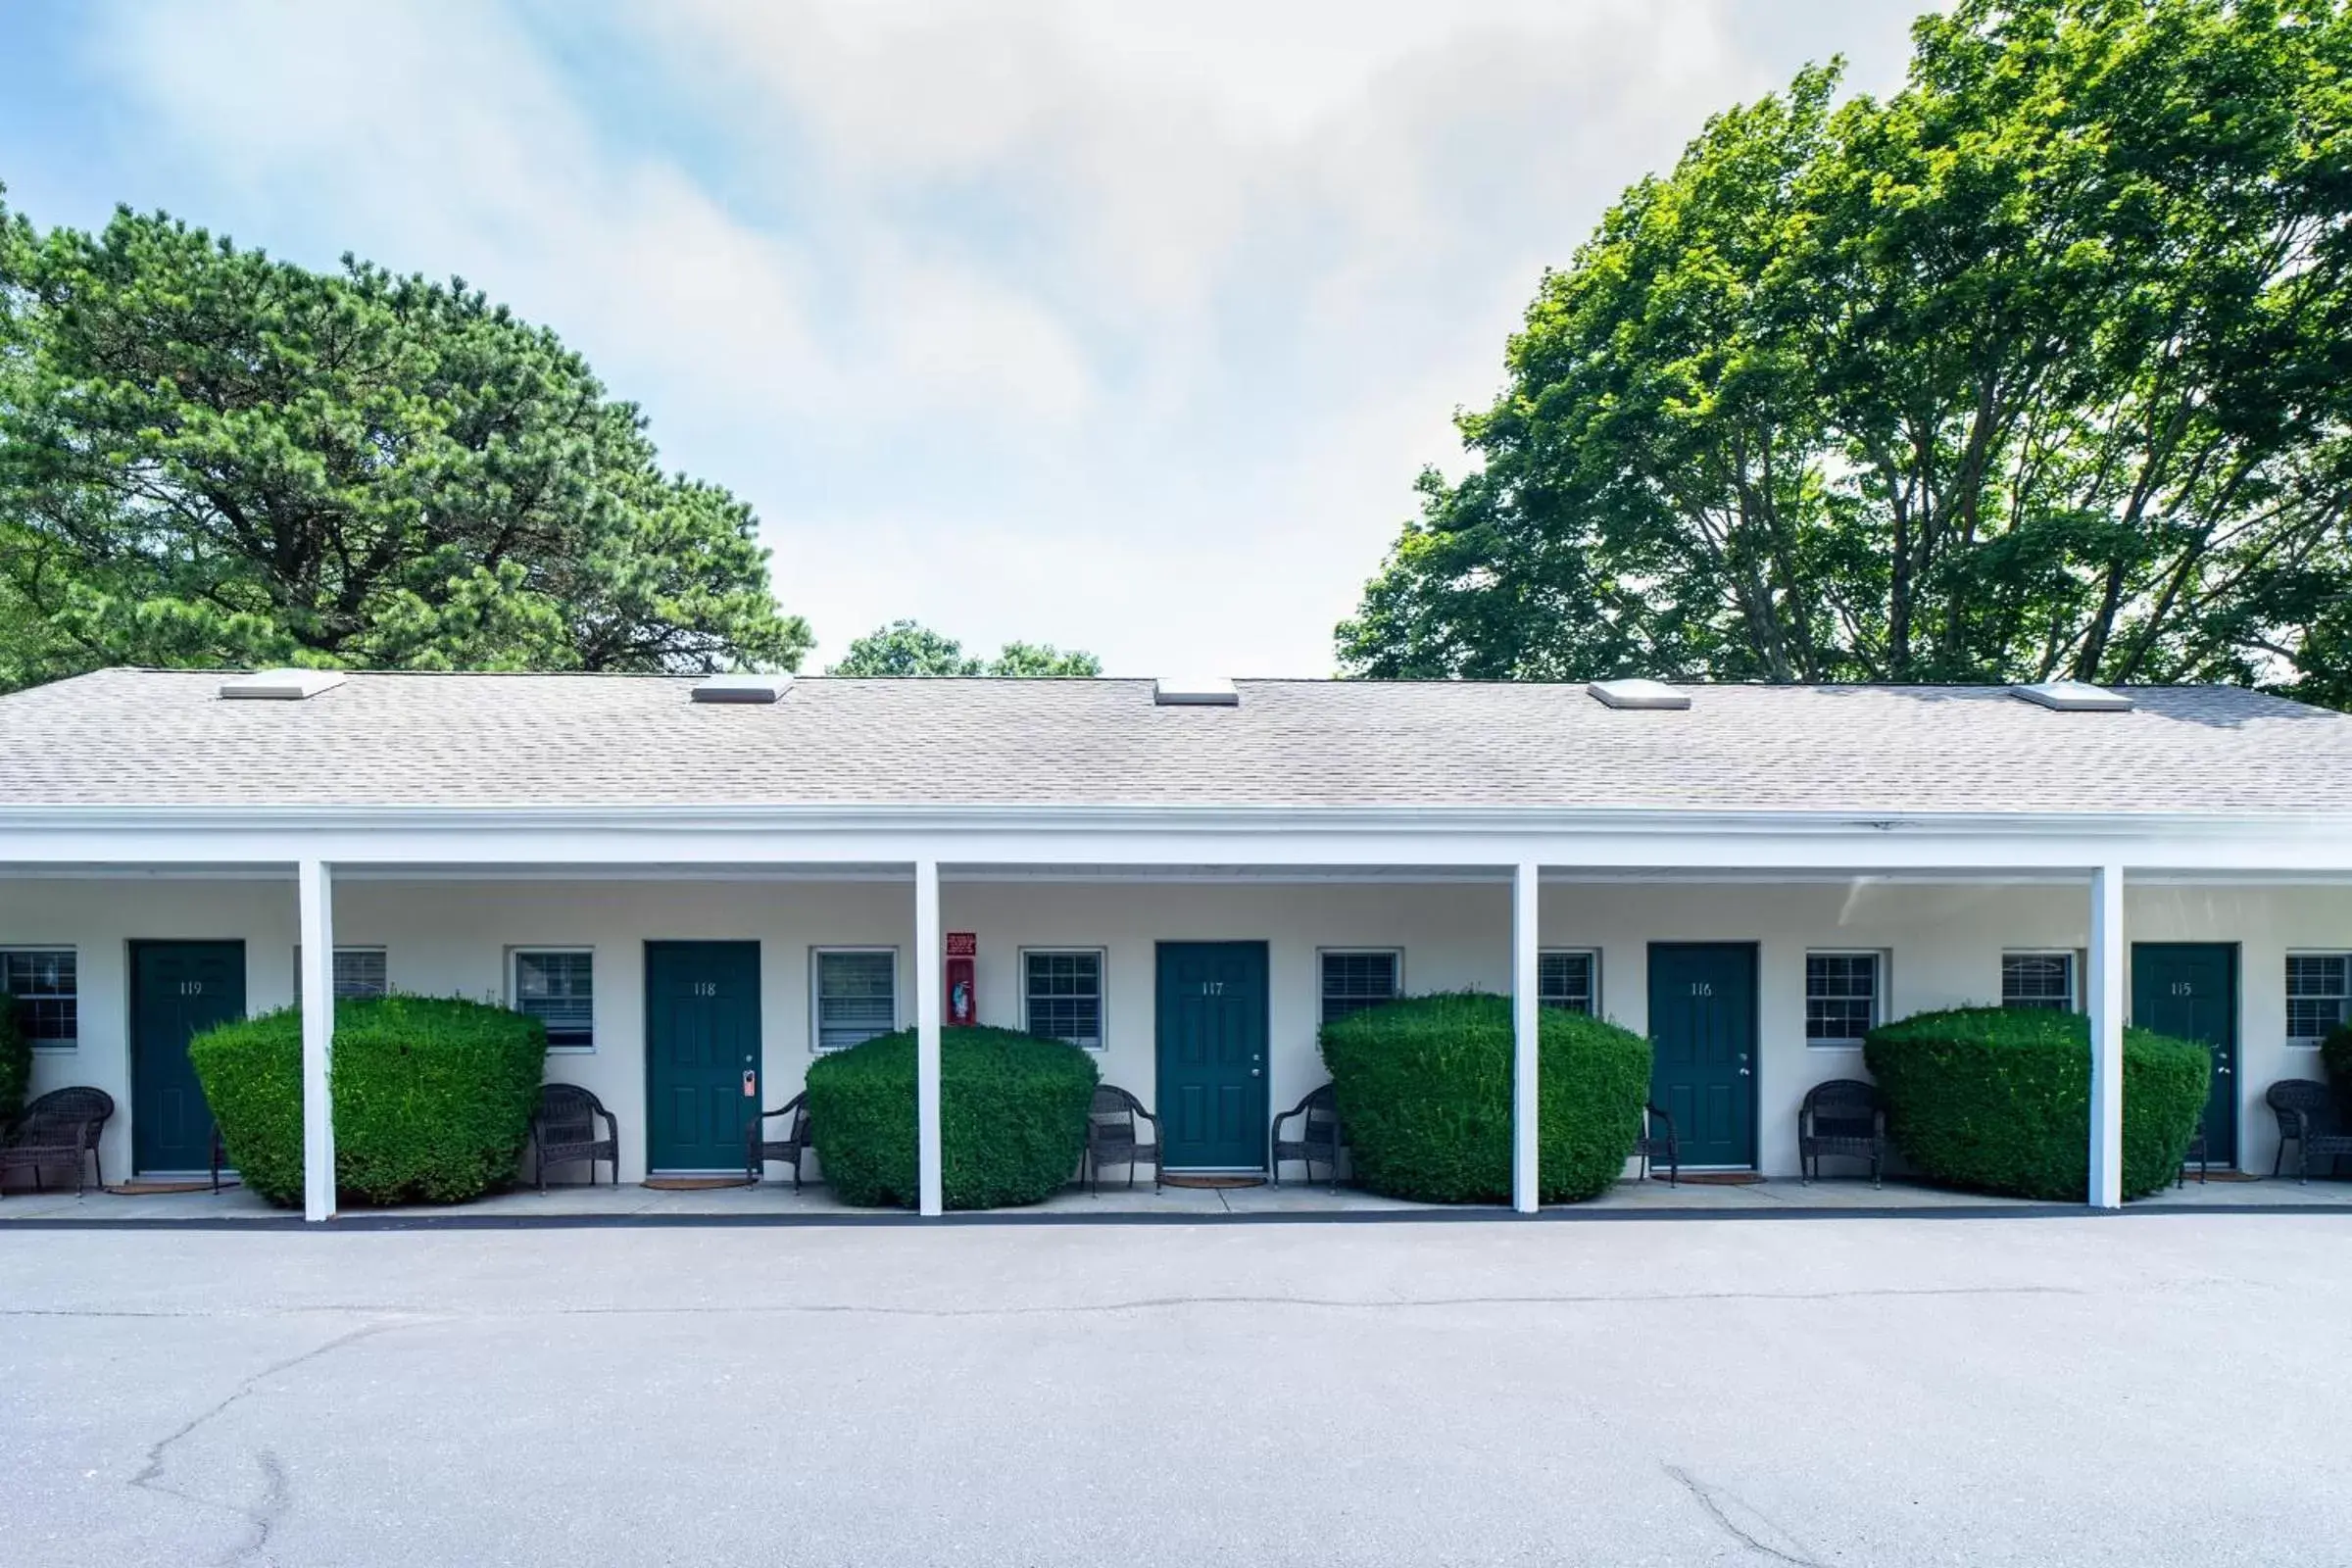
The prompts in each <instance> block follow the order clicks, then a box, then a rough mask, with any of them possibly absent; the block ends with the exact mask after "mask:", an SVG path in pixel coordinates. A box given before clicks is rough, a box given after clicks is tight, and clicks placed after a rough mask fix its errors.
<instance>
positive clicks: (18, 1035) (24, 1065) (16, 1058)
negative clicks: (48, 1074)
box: [0, 991, 32, 1127]
mask: <svg viewBox="0 0 2352 1568" xmlns="http://www.w3.org/2000/svg"><path fill="white" fill-rule="evenodd" d="M31 1085H32V1042H31V1041H30V1040H28V1039H26V1038H25V1028H24V1025H23V1023H22V1021H20V1020H19V1019H18V1017H17V1004H16V999H15V998H13V997H11V996H9V995H8V993H6V992H4V991H0V1127H5V1126H7V1125H8V1124H9V1123H10V1122H12V1121H15V1120H16V1119H17V1113H18V1112H19V1111H21V1110H23V1109H24V1108H25V1091H26V1090H27V1089H29V1088H30V1087H31Z"/></svg>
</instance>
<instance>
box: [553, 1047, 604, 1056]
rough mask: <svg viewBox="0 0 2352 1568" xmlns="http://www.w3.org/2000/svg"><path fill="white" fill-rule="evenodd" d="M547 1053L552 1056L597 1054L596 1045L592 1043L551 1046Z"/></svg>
mask: <svg viewBox="0 0 2352 1568" xmlns="http://www.w3.org/2000/svg"><path fill="white" fill-rule="evenodd" d="M547 1054H549V1055H551V1056H593V1055H595V1054H596V1047H594V1046H592V1045H590V1046H550V1047H548V1048H547Z"/></svg>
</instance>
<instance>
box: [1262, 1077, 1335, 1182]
mask: <svg viewBox="0 0 2352 1568" xmlns="http://www.w3.org/2000/svg"><path fill="white" fill-rule="evenodd" d="M1286 1121H1296V1122H1297V1123H1298V1124H1299V1130H1298V1135H1297V1136H1296V1137H1293V1138H1285V1137H1283V1136H1282V1124H1283V1123H1284V1122H1286ZM1266 1144H1267V1152H1268V1155H1269V1157H1268V1159H1267V1162H1266V1169H1267V1172H1268V1173H1269V1174H1270V1175H1272V1176H1273V1178H1274V1185H1275V1186H1277V1187H1280V1186H1281V1185H1282V1162H1283V1161H1284V1160H1286V1159H1295V1160H1297V1161H1298V1162H1299V1164H1301V1165H1304V1166H1305V1167H1306V1184H1307V1185H1308V1186H1309V1187H1312V1186H1313V1185H1314V1184H1315V1161H1317V1160H1321V1161H1322V1162H1323V1165H1324V1168H1325V1169H1327V1170H1328V1171H1329V1172H1330V1173H1331V1174H1330V1176H1329V1178H1328V1182H1329V1185H1330V1186H1332V1187H1334V1188H1336V1187H1338V1186H1339V1185H1340V1145H1341V1138H1340V1097H1339V1094H1338V1092H1337V1091H1336V1090H1334V1089H1333V1088H1332V1086H1331V1085H1329V1084H1325V1085H1324V1086H1323V1087H1322V1088H1320V1089H1317V1090H1314V1091H1313V1092H1311V1093H1310V1094H1308V1095H1307V1097H1306V1098H1305V1099H1304V1100H1301V1101H1299V1103H1297V1104H1296V1105H1293V1106H1292V1107H1291V1108H1290V1109H1288V1110H1286V1111H1284V1112H1283V1113H1282V1114H1281V1115H1279V1116H1277V1117H1275V1118H1274V1124H1273V1125H1272V1126H1271V1127H1269V1128H1267V1129H1266Z"/></svg>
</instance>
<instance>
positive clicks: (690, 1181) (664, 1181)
mask: <svg viewBox="0 0 2352 1568" xmlns="http://www.w3.org/2000/svg"><path fill="white" fill-rule="evenodd" d="M641 1185H643V1186H645V1187H648V1188H650V1189H652V1190H653V1191H654V1192H657V1193H707V1192H709V1191H710V1190H711V1188H713V1187H749V1186H751V1185H752V1184H751V1183H750V1182H748V1181H745V1180H744V1179H743V1178H742V1177H740V1176H648V1177H647V1178H646V1179H645V1181H644V1182H643V1183H642V1184H641Z"/></svg>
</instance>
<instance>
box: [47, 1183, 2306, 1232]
mask: <svg viewBox="0 0 2352 1568" xmlns="http://www.w3.org/2000/svg"><path fill="white" fill-rule="evenodd" d="M2071 1206H2072V1205H2066V1204H2043V1203H2034V1202H2029V1201H2023V1200H2018V1199H2005V1198H1990V1197H1986V1196H1984V1195H1982V1194H1976V1193H1958V1192H1951V1191H1947V1190H1944V1189H1940V1188H1934V1187H1923V1186H1919V1185H1916V1184H1913V1183H1909V1182H1900V1181H1889V1182H1888V1183H1887V1185H1886V1186H1885V1187H1884V1188H1880V1189H1874V1188H1872V1187H1871V1185H1870V1184H1869V1183H1868V1182H1867V1181H1850V1180H1831V1181H1822V1182H1815V1183H1813V1184H1812V1185H1810V1186H1806V1185H1804V1184H1801V1183H1798V1182H1795V1181H1789V1180H1772V1181H1763V1182H1755V1183H1751V1184H1745V1185H1714V1184H1709V1183H1700V1182H1685V1183H1683V1184H1682V1185H1680V1186H1675V1187H1670V1186H1668V1185H1667V1184H1666V1183H1664V1182H1661V1181H1647V1182H1643V1181H1630V1180H1629V1181H1623V1182H1619V1183H1618V1184H1617V1185H1616V1186H1615V1187H1614V1188H1612V1189H1611V1190H1610V1191H1608V1192H1607V1193H1604V1194H1603V1195H1601V1196H1600V1197H1599V1198H1597V1199H1594V1200H1593V1201H1591V1202H1589V1203H1579V1204H1572V1205H1562V1206H1559V1207H1555V1208H1550V1209H1546V1210H1545V1211H1544V1214H1545V1216H1546V1217H1547V1218H1558V1219H1577V1218H1591V1217H1606V1218H1617V1219H1624V1218H1634V1217H1639V1216H1642V1215H1655V1216H1658V1217H1661V1218H1663V1217H1668V1216H1680V1215H1693V1214H1696V1215H1724V1216H1731V1215H1752V1216H1782V1217H1787V1216H1791V1215H1813V1216H1821V1215H1829V1214H1838V1213H1846V1214H1889V1213H1894V1214H1899V1213H1909V1212H1915V1211H1920V1212H1924V1211H1938V1212H1943V1213H1948V1214H1954V1215H1957V1214H1977V1213H1987V1212H2014V1213H2020V1214H2024V1213H2046V1212H2052V1211H2061V1212H2063V1211H2066V1210H2068V1209H2069V1208H2071ZM2278 1208H2291V1209H2298V1210H2300V1209H2314V1210H2325V1209H2347V1210H2352V1181H2324V1182H2313V1183H2312V1184H2311V1185H2310V1186H2308V1187H2306V1186H2300V1185H2298V1184H2297V1183H2295V1182H2293V1181H2291V1180H2280V1181H2272V1180H2268V1179H2265V1180H2260V1181H2215V1182H2209V1183H2203V1184H2200V1183H2198V1182H2197V1181H2195V1180H2194V1179H2191V1180H2190V1182H2189V1183H2188V1185H2187V1186H2186V1187H2182V1188H2177V1189H2168V1190H2167V1191H2165V1192H2164V1193H2162V1194H2159V1195H2156V1196H2154V1197H2151V1198H2147V1199H2142V1200H2140V1201H2137V1202H2134V1203H2132V1204H2131V1205H2130V1208H2129V1209H2128V1210H2127V1212H2140V1211H2145V1210H2149V1209H2164V1210H2173V1209H2200V1210H2203V1209H2223V1210H2226V1209H2254V1210H2267V1209H2278ZM1494 1212H1495V1211H1494V1210H1492V1209H1484V1208H1477V1207H1441V1206H1435V1205H1430V1204H1424V1203H1408V1202H1402V1201H1397V1200H1396V1199H1389V1198H1381V1197H1377V1196H1375V1195H1373V1194H1370V1193H1365V1192H1360V1191H1357V1190H1355V1189H1353V1188H1348V1187H1342V1188H1339V1189H1337V1190H1334V1189H1332V1188H1329V1187H1323V1186H1311V1187H1310V1186H1306V1185H1302V1184H1299V1183H1288V1184H1285V1185H1284V1186H1281V1187H1275V1186H1271V1185H1267V1186H1261V1187H1244V1188H1218V1189H1199V1188H1179V1187H1168V1188H1164V1189H1162V1190H1161V1191H1159V1192H1157V1193H1154V1192H1152V1188H1151V1185H1150V1183H1149V1182H1148V1181H1147V1182H1145V1183H1143V1184H1141V1185H1139V1186H1137V1187H1135V1188H1134V1189H1132V1190H1130V1189H1127V1188H1123V1187H1115V1186H1114V1187H1107V1188H1105V1189H1104V1190H1103V1193H1102V1195H1101V1196H1100V1197H1097V1196H1095V1195H1093V1194H1091V1193H1087V1192H1082V1191H1080V1190H1078V1189H1076V1188H1071V1189H1069V1190H1067V1191H1064V1192H1062V1193H1059V1194H1056V1195H1055V1196H1054V1198H1052V1199H1049V1200H1048V1201H1045V1202H1043V1203H1040V1204H1038V1205H1036V1206H1035V1207H1032V1208H1019V1209H994V1210H989V1211H987V1212H986V1213H984V1214H973V1215H964V1216H959V1217H958V1218H959V1221H960V1222H964V1223H970V1222H975V1221H985V1222H996V1221H1005V1222H1013V1223H1019V1222H1029V1221H1039V1220H1043V1221H1047V1222H1050V1223H1081V1222H1086V1221H1093V1220H1136V1219H1143V1220H1156V1221H1189V1220H1219V1219H1231V1218H1241V1219H1258V1220H1283V1219H1304V1218H1314V1217H1334V1218H1343V1219H1348V1220H1371V1219H1382V1218H1388V1219H1452V1220H1468V1219H1476V1218H1479V1217H1481V1216H1482V1215H1492V1214H1493V1213H1494ZM904 1218H907V1216H906V1215H905V1214H904V1213H903V1211H900V1210H893V1209H870V1208H853V1207H851V1206H849V1205H848V1204H845V1203H843V1202H841V1201H838V1200H837V1199H835V1198H834V1197H833V1195H832V1192H831V1190H830V1189H829V1188H826V1187H825V1186H823V1185H822V1184H819V1183H812V1184H810V1185H809V1186H808V1187H807V1188H806V1189H804V1190H803V1191H802V1192H800V1193H798V1194H795V1193H794V1192H793V1190H792V1186H791V1184H790V1183H789V1182H773V1181H770V1182H765V1183H762V1184H761V1185H760V1186H759V1187H741V1186H734V1187H715V1188H705V1189H697V1190H689V1191H682V1192H681V1191H658V1190H655V1189H652V1188H647V1187H640V1186H635V1185H631V1186H625V1187H614V1186H612V1185H609V1184H608V1185H599V1186H595V1187H590V1186H587V1185H584V1184H570V1185H563V1186H555V1187H551V1188H549V1190H548V1191H547V1192H546V1193H545V1194H541V1193H539V1192H537V1191H535V1190H531V1189H527V1188H526V1189H521V1190H517V1191H514V1192H507V1193H500V1194H496V1195H494V1196H492V1197H490V1198H486V1199H484V1200H482V1201H479V1202H475V1203H464V1204H454V1205H447V1204H425V1203H416V1204H406V1205H403V1206H401V1207H398V1208H389V1209H366V1208H354V1209H347V1210H345V1211H344V1214H343V1215H342V1217H341V1219H339V1220H338V1221H337V1223H341V1224H349V1225H352V1226H355V1227H357V1226H368V1225H405V1224H410V1223H418V1224H434V1223H444V1224H465V1225H481V1226H497V1225H510V1224H515V1225H532V1224H565V1223H570V1224H600V1223H601V1224H628V1223H642V1224H668V1223H692V1222H694V1221H696V1220H705V1221H711V1222H714V1223H729V1224H757V1223H763V1222H767V1223H794V1222H799V1223H810V1224H823V1223H836V1224H857V1223H867V1222H875V1221H881V1222H896V1221H899V1220H901V1219H904ZM10 1221H20V1222H22V1221H44V1222H48V1223H51V1224H72V1225H90V1224H112V1223H130V1224H138V1225H163V1224H172V1223H193V1224H199V1225H210V1224H226V1223H236V1222H255V1223H264V1224H267V1223H272V1222H274V1223H278V1224H292V1223H299V1220H298V1218H297V1216H295V1215H293V1214H291V1213H289V1212H288V1211H287V1210H285V1209H280V1208H273V1207H271V1206H270V1204H269V1203H267V1202H265V1201H262V1200H261V1199H260V1198H259V1197H257V1196H255V1195H254V1194H253V1193H251V1192H248V1191H246V1190H245V1189H243V1188H239V1187H231V1188H229V1189H228V1190H226V1191H224V1192H221V1193H219V1194H215V1193H211V1192H195V1193H165V1194H149V1195H144V1196H137V1197H132V1196H124V1195H120V1194H115V1193H101V1192H91V1193H89V1194H86V1195H85V1196H83V1197H81V1198H78V1199H76V1198H75V1197H74V1196H73V1193H72V1192H71V1191H68V1192H66V1193H63V1194H57V1193H46V1194H43V1193H33V1192H30V1191H25V1190H23V1189H19V1188H13V1187H12V1188H11V1189H9V1191H8V1194H7V1196H6V1197H5V1198H4V1199H0V1226H5V1225H6V1224H7V1223H8V1222H10Z"/></svg>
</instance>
